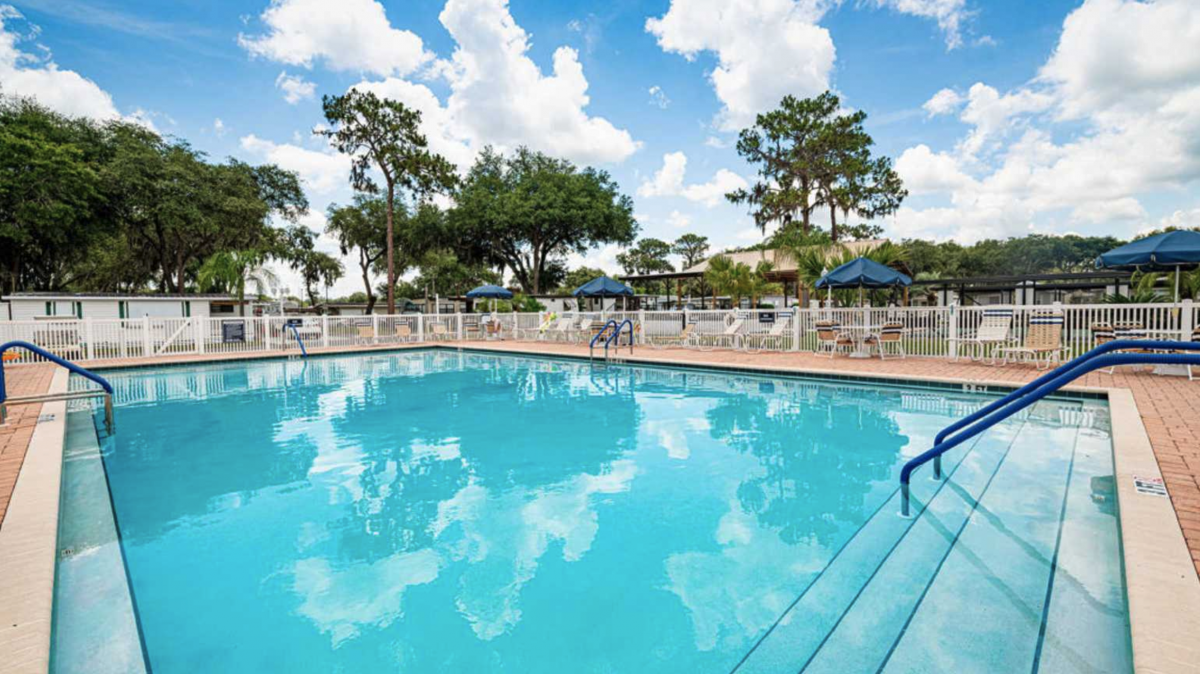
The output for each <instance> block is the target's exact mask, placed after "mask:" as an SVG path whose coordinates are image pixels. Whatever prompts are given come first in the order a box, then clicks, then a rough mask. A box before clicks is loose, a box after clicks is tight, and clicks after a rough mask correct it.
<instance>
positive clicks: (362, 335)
mask: <svg viewBox="0 0 1200 674" xmlns="http://www.w3.org/2000/svg"><path fill="white" fill-rule="evenodd" d="M358 343H359V344H374V343H375V326H373V325H360V326H358Z"/></svg>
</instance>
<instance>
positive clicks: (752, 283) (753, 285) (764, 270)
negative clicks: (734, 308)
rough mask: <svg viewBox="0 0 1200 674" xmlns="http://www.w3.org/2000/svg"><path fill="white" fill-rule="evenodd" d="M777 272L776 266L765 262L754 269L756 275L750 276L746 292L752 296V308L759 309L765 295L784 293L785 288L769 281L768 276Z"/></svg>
mask: <svg viewBox="0 0 1200 674" xmlns="http://www.w3.org/2000/svg"><path fill="white" fill-rule="evenodd" d="M773 271H775V265H774V264H771V263H770V262H768V261H766V260H763V261H761V262H759V263H758V266H757V267H755V268H754V273H753V274H751V275H750V279H749V281H748V282H747V283H746V288H745V292H746V294H747V295H749V296H750V308H751V309H756V308H758V300H759V299H761V298H762V297H763V296H764V295H771V294H773V293H779V292H783V287H782V286H781V285H780V284H778V283H776V282H774V281H769V280H767V275H769V274H770V273H771V272H773Z"/></svg>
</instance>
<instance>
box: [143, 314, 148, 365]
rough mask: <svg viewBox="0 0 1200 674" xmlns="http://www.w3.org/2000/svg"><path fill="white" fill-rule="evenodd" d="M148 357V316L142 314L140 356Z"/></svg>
mask: <svg viewBox="0 0 1200 674" xmlns="http://www.w3.org/2000/svg"><path fill="white" fill-rule="evenodd" d="M149 357H150V317H149V316H142V358H149Z"/></svg>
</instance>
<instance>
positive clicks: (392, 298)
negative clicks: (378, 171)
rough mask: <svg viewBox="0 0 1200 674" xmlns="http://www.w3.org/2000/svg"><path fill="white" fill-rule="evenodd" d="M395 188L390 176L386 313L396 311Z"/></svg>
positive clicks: (388, 190)
mask: <svg viewBox="0 0 1200 674" xmlns="http://www.w3.org/2000/svg"><path fill="white" fill-rule="evenodd" d="M395 198H396V189H395V186H394V185H393V184H392V180H391V178H388V181H387V268H388V286H387V310H388V315H389V316H390V315H394V314H395V313H396V258H395V256H394V255H393V252H392V248H393V246H392V208H393V205H394V203H395Z"/></svg>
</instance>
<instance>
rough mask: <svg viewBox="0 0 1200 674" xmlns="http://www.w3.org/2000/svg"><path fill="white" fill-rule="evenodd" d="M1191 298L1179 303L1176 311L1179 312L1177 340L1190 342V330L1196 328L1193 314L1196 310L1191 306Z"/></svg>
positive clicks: (1194, 314)
mask: <svg viewBox="0 0 1200 674" xmlns="http://www.w3.org/2000/svg"><path fill="white" fill-rule="evenodd" d="M1192 306H1193V304H1192V301H1191V300H1184V301H1182V302H1180V303H1179V308H1178V309H1177V311H1179V312H1180V314H1179V341H1181V342H1190V341H1191V340H1192V330H1195V329H1196V326H1195V323H1194V321H1195V316H1196V312H1195V311H1194V310H1193V308H1192Z"/></svg>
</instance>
